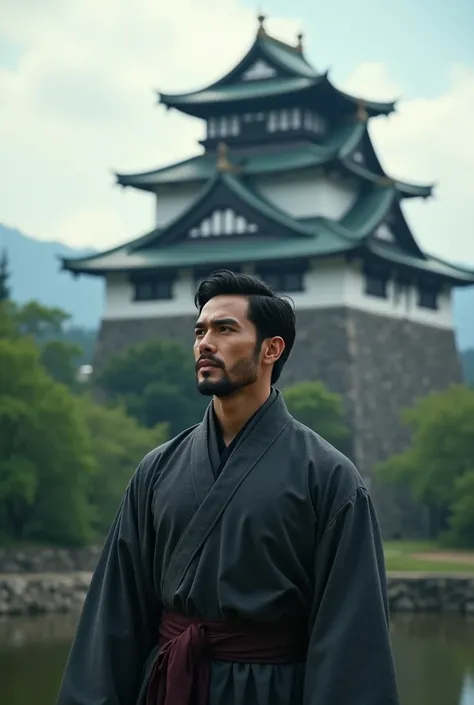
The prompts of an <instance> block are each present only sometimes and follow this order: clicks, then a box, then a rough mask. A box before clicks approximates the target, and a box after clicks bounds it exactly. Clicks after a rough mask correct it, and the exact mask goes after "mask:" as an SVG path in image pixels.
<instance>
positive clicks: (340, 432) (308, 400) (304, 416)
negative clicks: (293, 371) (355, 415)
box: [283, 381, 349, 449]
mask: <svg viewBox="0 0 474 705" xmlns="http://www.w3.org/2000/svg"><path fill="white" fill-rule="evenodd" d="M283 397H284V399H285V402H286V405H287V407H288V411H289V412H290V414H292V415H293V416H294V417H295V419H297V420H298V421H300V422H301V423H303V424H304V425H305V426H308V428H311V429H312V430H313V431H316V432H317V433H319V435H320V436H322V437H323V438H324V439H325V440H326V441H328V442H329V443H331V444H332V445H333V446H335V447H336V448H339V449H342V448H341V447H342V446H343V445H344V444H345V442H346V441H347V440H348V437H349V431H348V429H347V427H346V425H345V423H344V420H343V416H342V399H341V398H340V397H339V396H338V395H337V394H333V393H332V392H330V391H329V390H328V389H327V387H325V385H324V384H323V383H322V382H314V381H313V382H300V383H299V384H295V385H293V386H291V387H286V388H285V389H283Z"/></svg>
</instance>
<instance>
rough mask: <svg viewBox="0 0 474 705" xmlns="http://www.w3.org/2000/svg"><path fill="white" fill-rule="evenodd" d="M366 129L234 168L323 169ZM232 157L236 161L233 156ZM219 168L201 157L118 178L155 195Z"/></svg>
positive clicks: (252, 171)
mask: <svg viewBox="0 0 474 705" xmlns="http://www.w3.org/2000/svg"><path fill="white" fill-rule="evenodd" d="M365 129H366V128H365V125H364V124H362V123H360V122H355V123H354V124H353V125H351V126H349V127H348V126H345V127H344V128H341V130H340V132H339V133H335V134H333V135H331V138H330V139H329V140H328V141H327V143H324V144H322V145H318V144H314V145H310V146H309V147H304V148H296V149H293V150H291V151H289V152H288V153H286V154H282V153H279V154H277V155H265V156H264V157H261V156H254V157H250V158H247V159H239V160H238V161H235V162H233V165H234V166H235V167H236V168H237V169H238V170H239V171H240V173H242V174H244V175H245V176H258V175H259V174H266V173H272V172H274V173H276V172H279V171H288V170H290V171H291V170H297V169H306V168H308V167H312V166H321V165H323V164H324V163H326V162H329V161H331V160H332V159H334V158H336V157H338V156H341V155H344V154H348V153H350V152H352V151H353V150H354V149H355V148H356V147H357V145H358V144H359V142H360V141H361V139H362V137H363V135H364V132H365ZM230 157H231V161H232V153H231V155H230ZM215 165H216V161H215V157H213V156H210V155H208V154H201V155H197V156H195V157H191V158H190V159H185V160H183V161H180V162H174V163H173V164H167V165H166V166H164V167H161V168H159V169H153V170H152V171H147V172H141V173H136V174H116V175H115V176H116V181H117V184H118V185H119V186H122V187H131V188H136V189H140V190H142V191H150V192H155V191H156V188H157V186H158V185H161V186H166V185H171V184H179V183H191V182H194V183H199V182H203V181H207V180H208V179H210V178H212V176H213V174H214V172H215Z"/></svg>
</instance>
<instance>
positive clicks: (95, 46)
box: [0, 0, 298, 247]
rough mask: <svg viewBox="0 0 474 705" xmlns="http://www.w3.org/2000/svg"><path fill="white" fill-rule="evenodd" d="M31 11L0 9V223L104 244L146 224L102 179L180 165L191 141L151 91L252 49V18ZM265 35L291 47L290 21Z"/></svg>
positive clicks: (120, 9)
mask: <svg viewBox="0 0 474 705" xmlns="http://www.w3.org/2000/svg"><path fill="white" fill-rule="evenodd" d="M25 3H26V4H27V5H28V11H27V10H26V9H25ZM38 8H39V5H38V3H37V2H36V0H24V2H22V3H17V2H16V1H15V0H3V3H0V27H1V28H2V30H1V32H2V33H4V34H5V36H7V37H8V40H9V43H10V45H12V44H13V45H14V46H15V47H16V48H19V49H21V59H20V60H19V61H18V62H17V63H16V65H15V67H14V68H12V67H11V66H8V67H4V68H3V69H2V68H1V67H0V143H1V144H2V171H1V177H0V178H1V183H0V222H4V223H8V224H10V225H15V226H16V227H19V228H20V229H22V230H24V231H25V232H28V233H31V234H34V235H35V236H36V237H40V238H44V239H61V240H63V241H65V242H67V243H68V244H70V245H92V246H98V247H106V246H109V245H112V244H115V243H116V242H117V241H120V240H121V239H124V238H125V239H128V238H130V237H133V236H134V235H135V234H140V233H141V232H142V231H144V230H148V229H149V228H150V227H152V225H153V203H152V199H151V197H150V196H148V195H144V194H134V193H130V192H124V191H122V190H120V189H118V188H117V187H115V186H114V177H113V173H112V172H113V171H134V170H140V171H141V170H145V169H147V168H150V169H151V168H154V167H156V166H157V165H158V164H164V163H166V162H168V161H171V160H173V159H179V158H183V157H185V156H187V155H188V154H189V153H191V152H194V151H196V141H197V139H198V138H199V137H200V136H201V134H202V125H201V124H200V122H199V121H197V120H192V119H191V118H187V117H185V116H181V115H179V114H177V113H170V114H167V113H166V112H165V110H164V108H162V107H157V105H156V103H157V96H156V91H158V90H160V91H163V92H168V91H175V90H176V91H179V90H183V91H184V90H189V89H193V88H195V87H196V86H199V85H202V84H206V83H208V82H210V81H213V80H214V79H215V78H217V77H218V75H219V73H220V72H221V71H222V70H223V69H224V70H225V69H226V68H230V67H231V66H232V65H233V64H234V63H235V62H236V61H237V60H238V59H239V58H240V57H241V55H242V51H243V48H244V47H246V46H248V44H249V42H251V41H252V37H253V35H254V32H255V28H256V19H255V13H254V12H253V11H252V10H250V9H248V8H245V7H242V6H241V5H240V4H239V3H238V2H237V0H200V2H199V3H196V2H195V0H181V1H180V2H179V3H163V2H161V3H160V2H156V0H137V1H136V2H135V3H129V2H127V1H126V0H119V1H118V2H117V0H101V2H97V1H96V0H61V2H59V0H44V2H42V3H41V12H40V11H39V10H38ZM25 15H28V18H29V20H28V22H25ZM269 28H270V29H271V30H272V31H274V32H276V33H277V34H278V35H279V36H282V37H283V38H285V37H286V38H288V39H291V40H292V41H296V40H295V37H296V33H297V30H298V25H297V23H296V22H293V21H290V20H279V19H278V18H276V19H274V20H273V21H271V22H269ZM216 57H219V61H218V62H217V61H216ZM106 214H107V215H106ZM85 220H86V221H87V227H82V226H83V224H84V221H85ZM114 223H115V225H116V228H117V229H116V231H115V233H114V229H113V227H112V225H113V224H114Z"/></svg>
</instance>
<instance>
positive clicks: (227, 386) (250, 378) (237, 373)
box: [197, 349, 260, 398]
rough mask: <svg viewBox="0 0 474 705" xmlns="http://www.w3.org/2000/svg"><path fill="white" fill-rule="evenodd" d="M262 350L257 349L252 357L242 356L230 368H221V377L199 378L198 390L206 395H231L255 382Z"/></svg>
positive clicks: (220, 396)
mask: <svg viewBox="0 0 474 705" xmlns="http://www.w3.org/2000/svg"><path fill="white" fill-rule="evenodd" d="M259 352H260V350H259V349H258V350H257V349H256V350H255V352H254V353H253V355H251V356H250V357H246V358H242V359H241V360H237V362H236V363H235V364H234V365H232V367H231V368H230V369H229V370H226V369H225V368H224V367H220V368H217V369H221V370H222V372H221V376H220V378H219V379H213V378H212V377H211V376H208V377H204V379H201V380H198V382H197V388H198V391H199V392H200V393H201V394H202V395H203V396H206V397H219V398H222V397H230V396H232V394H235V393H236V392H238V391H239V390H240V389H243V388H244V387H248V386H249V385H251V384H255V382H256V381H257V378H258V356H259Z"/></svg>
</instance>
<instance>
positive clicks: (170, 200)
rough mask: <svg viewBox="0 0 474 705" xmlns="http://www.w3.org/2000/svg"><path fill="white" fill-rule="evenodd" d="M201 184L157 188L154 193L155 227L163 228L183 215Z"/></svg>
mask: <svg viewBox="0 0 474 705" xmlns="http://www.w3.org/2000/svg"><path fill="white" fill-rule="evenodd" d="M202 188H203V186H202V184H174V185H173V186H172V188H171V189H170V190H169V189H168V188H166V187H165V188H163V187H161V188H158V190H157V193H156V221H155V222H156V227H157V228H164V227H166V226H167V225H168V224H169V223H171V222H172V221H173V220H174V219H175V218H177V217H178V216H180V215H181V213H184V211H185V210H186V209H187V208H189V206H190V205H191V204H192V203H193V202H194V201H195V199H196V198H197V196H198V194H199V191H201V190H202Z"/></svg>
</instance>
